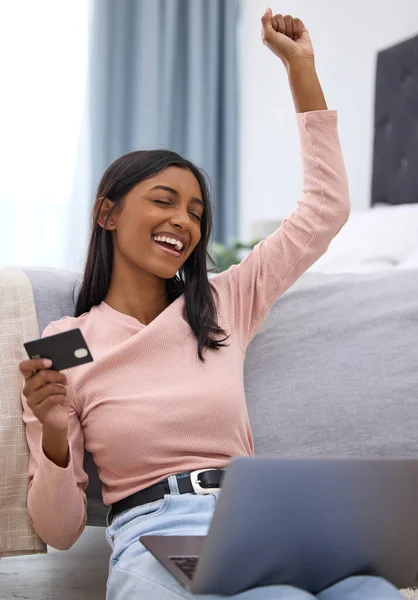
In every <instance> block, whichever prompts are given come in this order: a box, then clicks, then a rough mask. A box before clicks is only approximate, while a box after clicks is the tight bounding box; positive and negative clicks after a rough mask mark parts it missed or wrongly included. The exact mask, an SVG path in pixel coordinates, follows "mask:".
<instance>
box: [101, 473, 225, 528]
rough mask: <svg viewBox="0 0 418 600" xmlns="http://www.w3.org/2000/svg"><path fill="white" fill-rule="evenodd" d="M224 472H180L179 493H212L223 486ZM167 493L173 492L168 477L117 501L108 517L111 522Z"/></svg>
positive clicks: (177, 477)
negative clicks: (123, 513)
mask: <svg viewBox="0 0 418 600" xmlns="http://www.w3.org/2000/svg"><path fill="white" fill-rule="evenodd" d="M224 473H225V470H224V469H209V470H199V471H192V472H190V473H180V474H179V475H176V479H177V485H178V488H179V493H180V494H202V495H203V494H210V492H211V491H213V490H214V489H218V488H220V487H221V483H222V479H223V476H224ZM166 494H171V490H170V486H169V483H168V479H164V480H163V481H160V482H159V483H156V484H155V485H151V486H150V487H148V488H146V489H145V490H141V491H140V492H135V494H132V495H131V496H128V497H127V498H123V499H122V500H119V501H118V502H115V503H114V504H112V505H111V511H110V513H109V517H108V522H109V524H110V523H111V522H112V520H113V519H114V518H115V517H116V515H118V514H119V513H121V512H123V511H125V510H129V509H130V508H134V507H135V506H141V504H148V502H155V501H156V500H161V499H162V498H164V496H165V495H166Z"/></svg>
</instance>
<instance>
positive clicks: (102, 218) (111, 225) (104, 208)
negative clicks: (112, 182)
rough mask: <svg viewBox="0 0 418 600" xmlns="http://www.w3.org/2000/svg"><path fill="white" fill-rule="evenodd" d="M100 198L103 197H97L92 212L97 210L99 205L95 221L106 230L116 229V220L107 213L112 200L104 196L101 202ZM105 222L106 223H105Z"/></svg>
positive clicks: (111, 205) (110, 207) (111, 206)
mask: <svg viewBox="0 0 418 600" xmlns="http://www.w3.org/2000/svg"><path fill="white" fill-rule="evenodd" d="M102 200H103V198H97V200H96V205H95V207H94V214H96V213H97V211H98V210H99V207H100V213H99V217H98V219H97V221H96V222H97V223H98V224H99V225H100V227H102V228H103V229H106V230H107V231H114V230H115V229H116V220H115V217H114V216H111V217H110V218H109V215H110V213H111V211H112V209H113V207H114V205H115V203H114V202H112V200H109V199H108V198H105V199H104V200H103V203H102ZM100 205H101V206H100ZM106 219H108V221H107V223H106ZM105 223H106V225H105Z"/></svg>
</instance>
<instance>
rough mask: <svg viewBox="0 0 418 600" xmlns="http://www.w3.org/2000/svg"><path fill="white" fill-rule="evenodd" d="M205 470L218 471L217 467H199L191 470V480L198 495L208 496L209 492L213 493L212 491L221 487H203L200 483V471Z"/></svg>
mask: <svg viewBox="0 0 418 600" xmlns="http://www.w3.org/2000/svg"><path fill="white" fill-rule="evenodd" d="M205 471H217V469H199V470H198V471H191V473H190V482H191V484H192V488H193V491H194V493H195V494H197V495H198V496H206V495H207V494H212V492H219V490H220V489H221V488H213V487H211V488H203V487H202V486H201V485H200V481H199V475H200V473H204V472H205Z"/></svg>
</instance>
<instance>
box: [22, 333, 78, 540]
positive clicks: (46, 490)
mask: <svg viewBox="0 0 418 600" xmlns="http://www.w3.org/2000/svg"><path fill="white" fill-rule="evenodd" d="M55 333H59V329H58V328H57V325H56V323H51V325H48V327H47V328H46V329H45V330H44V332H43V334H42V337H46V336H48V335H53V334H55ZM68 393H69V394H71V389H70V386H68ZM22 404H23V421H24V423H25V425H26V439H27V442H28V446H29V452H30V456H29V472H28V476H29V490H28V514H29V518H30V521H31V523H32V527H33V528H34V530H35V531H36V533H37V534H38V535H39V537H40V538H41V539H42V540H43V541H44V542H45V543H46V544H49V545H50V546H53V547H54V548H57V549H58V550H66V549H68V548H70V547H71V546H72V545H73V544H74V543H75V542H76V540H77V539H78V538H79V536H80V535H81V533H82V532H83V529H84V527H85V524H86V515H87V511H86V494H85V490H86V487H87V484H88V476H87V474H86V473H85V471H84V470H83V460H84V438H83V433H82V430H81V425H80V421H79V419H78V415H77V412H76V410H75V409H74V407H73V403H72V408H71V412H70V415H69V428H68V442H69V462H68V465H67V467H66V468H62V467H59V466H57V465H56V464H55V463H53V462H52V461H50V460H49V459H48V458H47V456H46V455H45V453H44V451H43V448H42V425H41V423H40V422H39V421H38V419H37V418H36V417H35V416H34V414H33V412H32V410H31V409H30V408H29V407H28V405H27V401H26V398H25V396H24V395H23V393H22Z"/></svg>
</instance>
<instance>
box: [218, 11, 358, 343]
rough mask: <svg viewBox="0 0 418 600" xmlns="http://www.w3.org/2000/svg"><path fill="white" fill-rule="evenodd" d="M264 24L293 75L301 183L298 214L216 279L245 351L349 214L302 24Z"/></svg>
mask: <svg viewBox="0 0 418 600" xmlns="http://www.w3.org/2000/svg"><path fill="white" fill-rule="evenodd" d="M262 27H263V42H264V43H265V45H266V46H267V47H268V48H269V49H270V50H271V51H272V52H273V53H274V54H276V55H277V56H278V57H279V58H280V59H281V60H282V62H283V64H284V66H285V68H286V71H287V74H288V77H289V85H290V89H291V91H292V95H293V100H294V104H295V108H296V112H297V117H296V118H297V125H298V131H299V138H300V149H301V157H302V178H303V183H302V195H301V197H300V198H299V202H298V205H297V208H296V210H295V211H294V212H293V213H292V214H291V215H290V216H289V217H288V218H287V219H285V220H284V221H283V222H282V224H281V226H280V228H279V229H278V230H277V231H275V232H274V233H273V234H271V235H270V236H269V237H268V238H267V239H266V240H264V241H262V242H260V243H259V244H258V245H257V246H256V247H255V248H254V249H253V251H252V252H250V254H249V255H248V256H247V258H246V259H245V260H243V261H242V262H241V263H240V264H239V265H234V266H233V267H231V268H230V269H228V271H226V272H224V273H222V274H221V275H219V276H218V277H216V278H215V279H213V280H212V281H213V284H212V289H213V291H214V297H215V302H216V303H217V306H218V310H219V312H220V313H223V315H224V318H225V319H226V320H227V321H229V324H230V328H231V329H233V330H234V332H235V334H236V335H238V337H239V339H240V342H241V346H242V349H243V351H245V349H246V347H247V345H248V343H249V342H250V341H251V339H252V338H253V336H254V335H255V333H256V332H257V331H258V329H259V327H260V326H261V324H262V322H263V320H264V318H265V316H266V314H267V312H268V310H269V309H270V308H271V306H272V304H273V303H274V302H275V300H277V298H278V297H279V296H280V295H281V294H283V293H284V292H285V291H286V290H287V289H288V288H289V287H290V286H291V285H292V284H293V283H294V282H295V281H296V279H298V277H299V276H300V275H301V274H302V273H304V272H305V271H306V270H307V269H308V268H309V267H310V266H311V265H312V264H313V263H314V262H315V261H316V260H318V258H320V256H322V254H324V252H325V251H326V250H327V248H328V246H329V244H330V242H331V241H332V239H333V238H334V237H335V235H336V234H337V233H338V232H339V231H340V229H341V228H342V227H343V225H344V224H345V222H346V221H347V219H348V216H349V213H350V199H349V190H348V181H347V175H346V170H345V166H344V161H343V157H342V152H341V147H340V142H339V138H338V130H337V114H336V112H335V111H329V110H327V105H326V102H325V98H324V95H323V92H322V88H321V85H320V83H319V80H318V76H317V73H316V68H315V61H314V54H313V49H312V44H311V40H310V37H309V34H308V31H307V30H306V28H305V26H304V24H303V23H302V21H300V20H299V19H293V18H292V17H289V16H286V17H283V16H282V15H275V16H273V15H272V13H271V10H270V9H269V10H268V11H267V12H266V14H265V15H264V16H263V18H262ZM279 192H280V190H278V193H279ZM278 201H279V198H278Z"/></svg>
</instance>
